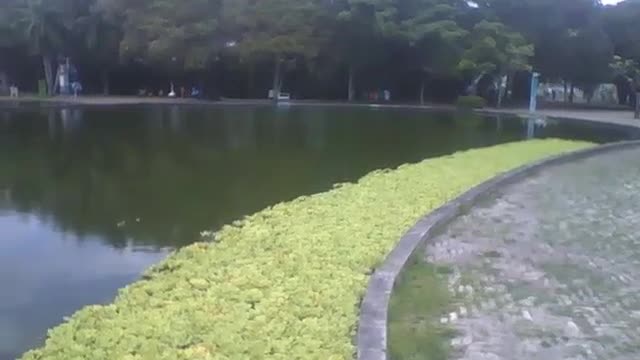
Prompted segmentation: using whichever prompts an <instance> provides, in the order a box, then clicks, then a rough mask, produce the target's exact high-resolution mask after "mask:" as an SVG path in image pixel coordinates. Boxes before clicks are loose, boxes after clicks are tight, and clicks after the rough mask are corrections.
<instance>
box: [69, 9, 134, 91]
mask: <svg viewBox="0 0 640 360" xmlns="http://www.w3.org/2000/svg"><path fill="white" fill-rule="evenodd" d="M108 6H109V5H108V3H107V2H106V1H98V2H92V3H90V2H88V3H87V9H86V12H85V13H84V14H82V15H80V16H78V18H77V19H76V20H75V21H74V25H73V33H74V34H75V35H76V36H77V37H78V38H79V42H80V43H81V44H82V45H83V46H82V49H83V50H84V51H83V55H84V57H86V58H87V59H88V60H89V61H90V62H91V63H93V64H95V65H96V67H98V68H99V70H100V75H101V76H100V77H101V80H102V89H103V94H104V95H108V94H109V71H110V69H111V68H112V67H113V66H114V65H115V64H117V63H118V60H119V55H120V43H121V41H122V38H123V34H122V30H121V23H120V21H119V20H120V18H119V17H118V16H114V14H111V15H110V14H109V11H108V10H109V7H108ZM111 10H113V9H111Z"/></svg>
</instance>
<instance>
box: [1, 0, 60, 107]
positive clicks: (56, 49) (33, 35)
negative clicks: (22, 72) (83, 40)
mask: <svg viewBox="0 0 640 360" xmlns="http://www.w3.org/2000/svg"><path fill="white" fill-rule="evenodd" d="M13 5H14V6H15V8H12V9H11V11H13V12H15V13H16V14H17V16H18V18H17V25H16V26H17V28H19V29H21V33H22V34H23V36H24V39H25V41H26V42H27V43H28V46H29V48H30V49H31V51H32V52H33V53H34V54H36V55H38V56H40V57H41V58H42V65H43V70H44V75H45V80H46V82H47V91H48V94H50V95H51V94H53V92H54V88H55V79H54V70H53V60H54V59H55V58H56V56H57V55H59V54H60V53H61V52H63V51H64V49H65V47H66V44H67V41H66V40H67V37H68V34H69V29H70V19H71V14H72V6H71V5H72V3H70V2H69V1H65V0H24V1H14V2H13Z"/></svg>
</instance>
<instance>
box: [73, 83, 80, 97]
mask: <svg viewBox="0 0 640 360" xmlns="http://www.w3.org/2000/svg"><path fill="white" fill-rule="evenodd" d="M71 90H73V96H75V97H78V94H80V93H81V92H82V84H81V83H80V82H79V81H74V82H73V83H72V84H71Z"/></svg>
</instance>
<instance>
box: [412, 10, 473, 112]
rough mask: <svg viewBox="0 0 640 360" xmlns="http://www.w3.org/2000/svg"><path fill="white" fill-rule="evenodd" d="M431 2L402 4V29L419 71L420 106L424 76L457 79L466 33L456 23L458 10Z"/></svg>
mask: <svg viewBox="0 0 640 360" xmlns="http://www.w3.org/2000/svg"><path fill="white" fill-rule="evenodd" d="M461 6H468V5H467V4H466V3H465V4H451V2H450V1H449V2H438V1H434V0H415V1H407V2H405V7H403V8H402V10H403V11H402V12H403V13H404V14H406V15H405V16H406V19H405V20H404V21H403V28H404V31H405V32H406V36H407V37H408V40H409V44H410V46H411V48H412V49H413V52H412V55H413V59H414V60H415V63H416V65H417V67H418V69H419V70H420V73H421V79H420V96H419V98H420V103H421V104H424V92H425V78H426V77H427V76H435V75H441V76H442V75H444V76H455V75H457V73H458V72H457V70H458V66H457V65H458V63H459V62H460V60H461V56H462V54H463V51H464V41H465V39H466V37H467V36H468V34H469V32H468V31H466V30H465V29H463V28H462V27H461V26H460V25H458V23H457V21H456V20H457V19H456V18H457V16H458V15H459V11H460V7H461Z"/></svg>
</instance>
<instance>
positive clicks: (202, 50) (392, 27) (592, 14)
mask: <svg viewBox="0 0 640 360" xmlns="http://www.w3.org/2000/svg"><path fill="white" fill-rule="evenodd" d="M637 14H640V2H638V1H635V0H626V1H623V2H622V3H620V4H618V5H616V6H604V5H602V4H601V3H600V2H599V1H597V0H565V1H561V2H558V1H556V0H481V1H475V2H468V1H464V0H331V1H328V0H304V1H300V0H262V1H249V0H184V1H180V2H177V1H176V0H139V1H135V2H131V1H126V0H86V1H79V0H5V1H4V2H3V6H2V8H1V9H0V71H1V70H2V68H3V67H4V68H6V69H4V70H5V71H8V72H9V75H10V77H12V76H11V75H12V74H11V73H12V72H14V73H15V72H18V70H24V69H23V67H29V68H31V69H32V70H35V67H36V66H37V67H38V68H41V69H42V70H40V71H39V72H40V73H41V74H42V75H40V76H39V77H41V78H46V79H47V81H48V83H49V88H50V90H52V89H53V86H54V80H53V74H54V72H55V63H56V60H57V59H58V58H66V57H71V58H72V60H73V62H74V63H77V64H80V65H81V66H80V67H81V69H80V72H81V73H82V74H83V75H84V77H85V78H87V79H89V80H87V81H89V82H91V81H93V82H101V83H102V86H94V87H93V88H94V90H95V89H101V90H104V91H108V84H109V79H110V77H112V76H111V75H110V74H111V73H112V72H114V71H115V70H122V71H124V70H127V69H128V70H130V71H136V70H139V69H141V68H142V69H146V70H149V71H151V75H149V76H150V77H151V78H157V79H164V80H163V81H165V80H172V81H180V80H183V81H182V82H183V83H189V84H195V83H198V82H206V80H208V82H209V83H212V85H211V86H213V87H217V88H220V89H219V90H225V89H224V88H231V89H229V90H230V91H233V93H235V94H239V95H245V96H247V95H252V94H256V93H259V94H261V95H260V97H264V95H265V94H266V90H267V89H272V88H273V89H276V90H279V89H280V88H281V87H284V88H287V89H288V90H291V89H293V90H296V93H297V94H298V95H299V96H302V97H304V96H316V97H319V96H320V97H321V96H332V97H335V96H338V97H346V98H348V99H350V100H355V99H357V98H360V99H362V98H363V95H362V94H364V93H365V92H367V91H371V90H376V89H385V88H386V89H391V90H393V93H394V94H395V93H399V94H400V95H399V96H400V97H405V98H411V99H413V100H420V101H424V99H425V96H426V92H429V91H428V90H431V91H430V93H432V94H433V93H434V92H436V91H433V90H434V88H437V89H438V91H437V93H445V92H447V91H449V92H453V95H454V96H453V97H452V99H455V97H456V96H457V95H460V94H462V93H463V92H464V91H465V89H466V90H475V91H477V92H479V93H480V94H483V95H485V94H486V92H487V91H494V92H495V91H496V89H498V88H499V86H498V83H497V79H498V78H501V77H504V76H507V77H508V78H509V81H508V85H509V86H512V82H513V78H514V77H515V76H516V73H517V72H520V71H528V70H531V69H533V70H535V71H538V72H540V73H541V74H542V75H543V78H544V80H551V81H565V82H566V83H567V84H568V85H570V86H571V87H580V88H582V89H583V90H585V91H586V92H587V93H590V92H592V91H593V89H594V87H595V86H596V85H597V84H598V83H601V82H607V81H614V80H615V81H616V83H617V84H618V85H619V86H618V90H619V92H621V98H623V100H621V102H624V101H628V99H627V98H628V96H627V95H626V93H627V92H630V91H631V87H632V86H633V84H632V80H633V79H629V78H628V77H623V76H622V77H621V76H620V75H619V74H618V73H616V72H614V71H612V69H611V67H610V66H609V65H610V64H611V63H612V62H613V61H614V60H613V59H614V55H616V56H618V57H620V58H622V59H623V60H624V61H629V62H631V63H633V64H634V65H635V64H636V63H637V61H638V60H640V31H638V30H637V26H636V24H635V19H636V18H637V16H636V15H637ZM29 54H31V55H29ZM11 57H22V58H23V59H22V60H27V61H17V60H10V59H11ZM35 57H38V58H39V60H38V61H37V62H35V61H31V59H34V58H35ZM7 59H9V60H7ZM3 62H7V64H6V65H4V66H3ZM123 69H124V70H123ZM31 72H32V73H33V71H31ZM116 72H117V71H116ZM138 72H140V71H138ZM37 73H38V72H36V74H37ZM96 73H97V74H100V76H99V77H98V78H97V79H96V77H95V76H94V74H96ZM36 77H38V76H36ZM13 78H14V81H18V82H20V81H23V82H27V79H28V80H30V81H29V82H28V83H25V84H21V85H22V86H23V87H30V86H31V87H33V86H34V85H33V84H35V81H34V79H33V78H32V77H26V79H25V80H22V79H21V77H20V76H18V75H13ZM480 78H485V81H483V82H480V86H481V88H480V89H478V88H477V87H478V83H479V79H480ZM91 79H93V80H91ZM186 79H189V80H188V81H187V80H186ZM145 81H147V80H143V79H139V80H135V79H131V77H129V78H127V79H126V80H124V81H121V82H124V85H123V86H120V87H119V89H121V90H120V91H128V92H130V93H133V92H134V91H135V90H136V89H138V88H141V87H144V86H146V83H145ZM442 81H444V84H445V86H444V88H442V84H443V83H442ZM229 84H230V85H229ZM438 84H440V85H438ZM469 85H471V86H469ZM161 86H162V87H165V88H166V82H165V83H164V84H163V85H161ZM438 86H439V88H438ZM256 88H258V92H256V91H254V89H256ZM425 88H426V89H425ZM508 94H509V92H504V93H503V89H502V88H500V94H498V95H499V96H498V98H499V99H502V95H508Z"/></svg>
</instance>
